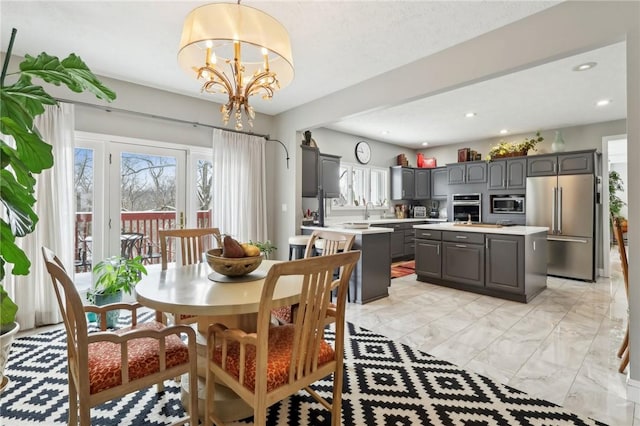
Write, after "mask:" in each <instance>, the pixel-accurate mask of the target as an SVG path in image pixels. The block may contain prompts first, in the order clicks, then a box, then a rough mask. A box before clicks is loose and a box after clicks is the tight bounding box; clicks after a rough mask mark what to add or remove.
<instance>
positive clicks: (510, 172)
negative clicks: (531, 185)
mask: <svg viewBox="0 0 640 426" xmlns="http://www.w3.org/2000/svg"><path fill="white" fill-rule="evenodd" d="M526 186H527V159H526V158H516V159H506V160H494V161H492V162H490V163H489V164H488V165H487V188H488V189H489V190H498V189H525V188H526Z"/></svg>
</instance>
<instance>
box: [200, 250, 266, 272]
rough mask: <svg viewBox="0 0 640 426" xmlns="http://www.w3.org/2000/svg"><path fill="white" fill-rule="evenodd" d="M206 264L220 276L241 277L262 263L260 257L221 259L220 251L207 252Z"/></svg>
mask: <svg viewBox="0 0 640 426" xmlns="http://www.w3.org/2000/svg"><path fill="white" fill-rule="evenodd" d="M206 257H207V263H208V264H209V266H211V268H212V269H213V270H214V271H216V272H217V273H219V274H221V275H226V276H228V277H241V276H243V275H247V274H249V273H251V272H253V271H255V270H256V268H257V267H258V266H260V264H261V263H262V255H260V256H251V257H222V249H220V248H216V249H211V250H207V253H206Z"/></svg>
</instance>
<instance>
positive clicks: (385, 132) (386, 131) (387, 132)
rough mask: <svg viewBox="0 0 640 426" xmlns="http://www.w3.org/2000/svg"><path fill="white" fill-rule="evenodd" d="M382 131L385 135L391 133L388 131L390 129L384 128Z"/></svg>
mask: <svg viewBox="0 0 640 426" xmlns="http://www.w3.org/2000/svg"><path fill="white" fill-rule="evenodd" d="M380 133H382V134H383V135H388V134H389V131H388V130H383V131H381V132H380Z"/></svg>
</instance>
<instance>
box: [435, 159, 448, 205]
mask: <svg viewBox="0 0 640 426" xmlns="http://www.w3.org/2000/svg"><path fill="white" fill-rule="evenodd" d="M448 196H449V180H448V175H447V168H446V167H438V168H435V169H431V199H446V198H447V197H448Z"/></svg>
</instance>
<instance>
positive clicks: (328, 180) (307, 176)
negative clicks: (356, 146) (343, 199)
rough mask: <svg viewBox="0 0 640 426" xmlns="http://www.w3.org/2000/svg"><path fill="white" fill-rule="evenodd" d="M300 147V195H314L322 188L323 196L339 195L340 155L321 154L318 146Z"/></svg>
mask: <svg viewBox="0 0 640 426" xmlns="http://www.w3.org/2000/svg"><path fill="white" fill-rule="evenodd" d="M301 148H302V196H303V197H316V196H317V195H318V188H322V189H323V190H324V196H325V198H338V197H340V157H338V156H335V155H329V154H321V153H320V151H319V150H318V148H311V147H308V146H302V147H301Z"/></svg>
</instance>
